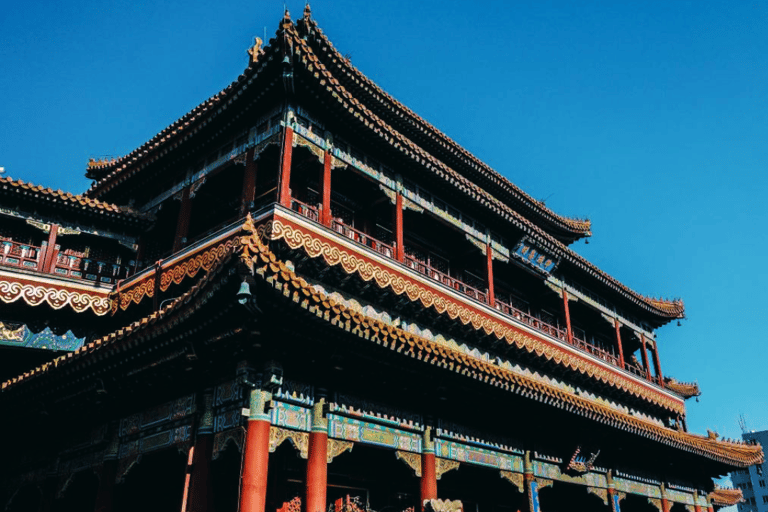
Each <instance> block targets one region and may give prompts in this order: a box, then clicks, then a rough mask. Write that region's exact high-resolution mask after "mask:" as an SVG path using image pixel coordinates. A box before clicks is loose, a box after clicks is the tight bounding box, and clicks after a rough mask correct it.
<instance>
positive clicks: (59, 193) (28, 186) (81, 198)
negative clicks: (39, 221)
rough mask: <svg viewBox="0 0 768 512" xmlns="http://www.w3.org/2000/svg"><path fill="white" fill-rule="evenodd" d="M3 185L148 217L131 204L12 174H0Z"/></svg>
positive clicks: (75, 202)
mask: <svg viewBox="0 0 768 512" xmlns="http://www.w3.org/2000/svg"><path fill="white" fill-rule="evenodd" d="M3 185H6V186H11V187H17V188H20V189H24V190H28V191H30V192H32V193H36V194H41V195H46V196H51V197H54V198H57V199H61V200H63V201H66V202H68V203H73V204H79V205H80V206H85V207H88V208H93V209H97V210H104V211H109V212H114V213H121V214H126V215H129V216H133V217H137V218H146V217H147V215H146V214H143V213H141V212H138V211H136V210H134V209H133V208H131V207H130V206H123V205H117V204H114V203H108V202H106V201H101V200H100V199H96V198H93V197H89V196H86V195H85V194H73V193H72V192H65V191H63V190H61V189H58V190H54V189H52V188H50V187H45V186H43V185H35V184H34V183H31V182H28V181H27V182H25V181H24V180H21V179H18V180H14V179H13V178H12V177H10V176H0V186H3Z"/></svg>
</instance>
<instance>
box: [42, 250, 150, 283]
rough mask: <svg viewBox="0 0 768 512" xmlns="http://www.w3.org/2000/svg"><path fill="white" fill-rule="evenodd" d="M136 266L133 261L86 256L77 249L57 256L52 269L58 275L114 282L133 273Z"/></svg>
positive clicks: (100, 281)
mask: <svg viewBox="0 0 768 512" xmlns="http://www.w3.org/2000/svg"><path fill="white" fill-rule="evenodd" d="M134 266H135V262H133V261H129V262H128V264H127V265H126V264H119V263H110V262H106V261H98V260H94V259H90V258H86V257H85V255H84V254H82V253H78V252H75V251H64V252H61V253H59V254H58V255H57V256H56V260H55V261H54V264H53V268H52V269H51V271H52V273H54V274H56V275H58V276H64V277H71V278H74V279H84V280H86V281H96V282H99V283H110V284H112V283H116V282H117V281H119V280H120V279H125V278H126V277H128V276H130V275H131V274H133V272H134Z"/></svg>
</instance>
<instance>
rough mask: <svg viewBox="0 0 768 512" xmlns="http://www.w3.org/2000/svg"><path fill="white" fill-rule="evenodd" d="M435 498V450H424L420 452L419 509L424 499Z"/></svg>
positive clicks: (422, 505) (422, 506)
mask: <svg viewBox="0 0 768 512" xmlns="http://www.w3.org/2000/svg"><path fill="white" fill-rule="evenodd" d="M436 499H437V468H436V467H435V452H434V451H432V452H428V451H424V452H423V453H422V454H421V510H424V501H425V500H436Z"/></svg>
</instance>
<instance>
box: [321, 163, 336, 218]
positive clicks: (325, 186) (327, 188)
mask: <svg viewBox="0 0 768 512" xmlns="http://www.w3.org/2000/svg"><path fill="white" fill-rule="evenodd" d="M322 194H323V197H322V198H321V200H320V201H321V202H320V223H321V224H323V225H325V226H328V227H330V226H331V219H332V218H333V216H332V215H331V153H330V151H326V152H325V156H324V157H323V177H322Z"/></svg>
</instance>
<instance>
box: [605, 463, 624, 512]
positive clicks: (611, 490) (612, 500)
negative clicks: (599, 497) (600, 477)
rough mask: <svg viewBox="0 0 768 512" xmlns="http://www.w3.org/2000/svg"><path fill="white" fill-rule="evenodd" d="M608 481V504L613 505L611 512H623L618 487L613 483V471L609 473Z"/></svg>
mask: <svg viewBox="0 0 768 512" xmlns="http://www.w3.org/2000/svg"><path fill="white" fill-rule="evenodd" d="M606 479H607V482H608V502H609V504H610V505H611V512H621V506H620V505H619V495H618V493H617V492H616V486H615V485H614V483H613V473H612V472H611V471H608V475H607V476H606Z"/></svg>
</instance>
